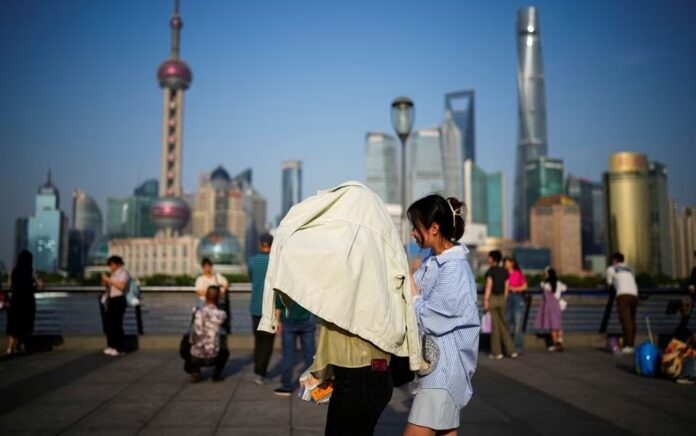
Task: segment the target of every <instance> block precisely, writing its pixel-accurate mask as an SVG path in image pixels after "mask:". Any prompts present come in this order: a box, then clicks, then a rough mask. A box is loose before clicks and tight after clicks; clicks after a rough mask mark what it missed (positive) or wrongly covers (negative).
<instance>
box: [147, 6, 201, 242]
mask: <svg viewBox="0 0 696 436" xmlns="http://www.w3.org/2000/svg"><path fill="white" fill-rule="evenodd" d="M170 26H171V28H172V50H171V54H170V56H169V59H167V60H166V61H164V62H163V63H162V64H161V65H160V66H159V68H158V69H157V80H158V81H159V85H160V87H162V90H163V91H164V108H163V117H162V161H161V164H162V170H161V174H160V188H159V189H160V191H159V195H160V199H159V200H157V202H156V203H155V204H153V205H152V208H151V209H150V218H151V219H152V222H153V223H154V224H155V226H157V228H158V230H159V233H160V234H163V235H165V236H176V235H178V234H179V232H180V231H181V229H183V228H184V227H185V226H186V224H187V223H188V220H189V216H190V212H189V207H188V205H187V204H186V202H184V200H183V199H182V198H181V195H182V188H181V164H182V137H183V122H182V121H183V112H184V91H186V89H188V87H189V85H191V78H192V75H191V69H190V68H189V67H188V65H186V63H185V62H183V61H182V60H181V59H179V39H180V33H181V28H182V26H183V23H182V21H181V17H180V16H179V0H176V2H175V7H174V15H173V16H172V19H171V21H170Z"/></svg>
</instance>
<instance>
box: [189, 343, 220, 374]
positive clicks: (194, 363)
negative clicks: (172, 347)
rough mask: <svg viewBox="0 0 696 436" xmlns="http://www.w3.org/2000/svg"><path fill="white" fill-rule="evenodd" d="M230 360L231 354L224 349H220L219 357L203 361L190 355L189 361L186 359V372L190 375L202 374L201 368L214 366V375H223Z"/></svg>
mask: <svg viewBox="0 0 696 436" xmlns="http://www.w3.org/2000/svg"><path fill="white" fill-rule="evenodd" d="M229 358H230V352H229V350H226V349H224V348H220V351H218V355H217V356H215V357H209V358H207V359H201V358H198V357H193V356H191V355H189V356H188V359H186V362H185V363H184V371H186V372H187V373H189V374H193V373H196V372H201V368H205V367H208V366H212V367H214V368H213V374H215V375H221V374H222V371H223V370H224V369H225V365H226V364H227V359H229Z"/></svg>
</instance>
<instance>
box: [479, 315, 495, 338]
mask: <svg viewBox="0 0 696 436" xmlns="http://www.w3.org/2000/svg"><path fill="white" fill-rule="evenodd" d="M491 332H493V322H492V320H491V313H490V312H488V311H486V312H485V313H484V314H483V316H482V317H481V333H487V334H490V333H491Z"/></svg>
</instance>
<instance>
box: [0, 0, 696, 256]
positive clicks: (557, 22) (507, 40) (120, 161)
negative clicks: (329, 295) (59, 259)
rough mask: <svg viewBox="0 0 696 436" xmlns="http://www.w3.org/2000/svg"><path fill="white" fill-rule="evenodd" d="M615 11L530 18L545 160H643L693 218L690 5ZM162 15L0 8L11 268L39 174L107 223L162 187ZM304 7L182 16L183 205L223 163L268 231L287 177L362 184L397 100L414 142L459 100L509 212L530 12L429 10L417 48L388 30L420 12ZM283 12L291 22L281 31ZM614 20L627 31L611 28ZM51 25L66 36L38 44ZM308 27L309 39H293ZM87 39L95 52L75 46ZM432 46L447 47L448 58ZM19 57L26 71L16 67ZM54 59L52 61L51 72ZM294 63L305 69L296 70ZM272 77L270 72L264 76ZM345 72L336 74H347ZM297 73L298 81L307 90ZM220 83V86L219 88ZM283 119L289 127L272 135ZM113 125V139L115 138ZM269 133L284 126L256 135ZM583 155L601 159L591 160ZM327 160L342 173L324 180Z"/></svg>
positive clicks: (218, 7) (151, 7)
mask: <svg viewBox="0 0 696 436" xmlns="http://www.w3.org/2000/svg"><path fill="white" fill-rule="evenodd" d="M617 3H618V4H613V5H601V4H599V3H594V4H591V5H589V6H587V7H580V6H578V5H567V4H566V5H554V4H553V3H549V2H536V3H535V4H536V6H538V8H539V10H540V11H541V15H542V16H543V27H544V37H543V39H544V67H545V73H546V80H547V83H546V94H547V108H548V117H549V144H550V145H551V149H552V155H553V156H554V157H559V158H562V159H563V160H564V163H565V165H566V167H567V170H568V172H569V173H573V174H578V175H580V176H582V177H584V178H588V179H591V180H593V181H598V180H599V179H600V174H601V172H602V171H604V170H605V169H606V164H605V162H606V159H607V157H608V156H609V154H611V153H612V152H615V151H619V150H630V151H638V152H644V153H647V154H648V155H650V156H651V157H654V158H655V159H656V160H659V161H660V162H662V163H664V164H665V165H666V166H667V170H668V172H669V177H670V192H669V194H670V197H675V198H676V199H677V200H678V202H679V203H680V204H682V205H693V204H695V203H696V198H695V197H696V193H694V192H693V189H689V187H690V186H693V176H692V173H690V172H689V171H690V168H689V162H693V161H694V153H695V151H694V147H693V142H694V141H695V140H696V139H695V138H696V134H695V133H694V130H693V127H691V124H692V123H691V122H690V120H693V118H694V112H695V110H694V104H693V101H694V100H695V99H694V96H695V95H696V88H695V85H694V83H693V81H691V80H689V77H691V76H693V75H694V73H695V72H696V65H695V62H694V56H693V53H694V43H693V42H691V41H695V40H696V37H694V30H693V29H691V28H690V27H688V20H687V18H686V17H688V16H693V13H692V12H693V11H694V5H692V4H686V3H683V4H682V3H671V4H669V5H668V6H667V7H658V5H654V4H650V3H646V4H641V5H638V4H636V3H635V2H631V3H620V2H617ZM171 4H172V3H171V1H162V2H149V3H148V4H142V5H141V4H140V3H137V4H136V3H135V2H128V1H126V2H121V3H119V4H111V3H103V4H99V5H81V6H80V7H78V6H77V5H76V4H71V3H67V4H62V5H52V4H43V3H41V4H40V3H38V2H35V3H32V2H22V4H19V5H18V4H10V5H8V4H5V5H2V6H0V12H1V13H0V20H1V21H0V28H2V29H3V32H4V33H5V36H6V38H0V40H1V41H4V42H0V49H1V50H2V52H3V53H4V54H5V57H6V58H8V59H10V60H11V62H13V64H14V65H15V66H16V68H14V69H11V70H8V71H3V72H2V73H0V74H2V79H3V80H2V81H0V82H2V83H3V85H2V86H3V87H4V88H3V90H4V91H5V95H7V96H8V99H7V102H6V104H5V105H3V108H2V109H0V115H1V116H0V120H1V121H0V123H1V124H0V131H3V135H2V138H1V139H0V141H2V142H1V143H0V147H1V148H0V149H1V150H2V154H3V156H4V157H7V156H9V157H12V158H13V160H12V161H13V162H15V161H16V164H14V163H12V164H10V160H9V159H7V160H6V159H3V161H4V162H3V163H4V165H3V168H2V171H0V174H1V176H0V177H2V183H0V186H2V187H1V188H0V196H2V198H3V199H4V200H5V202H4V203H5V204H6V207H4V210H5V211H6V213H5V214H4V215H7V216H6V217H3V218H2V219H1V220H0V235H1V239H0V245H1V247H0V259H2V260H4V261H5V263H6V264H7V265H8V266H10V265H11V257H12V238H13V229H14V222H15V218H16V217H18V216H28V215H29V214H30V213H31V204H32V200H33V192H34V191H35V189H36V187H37V186H38V185H39V184H40V183H41V181H42V180H43V174H45V172H46V170H47V169H48V167H52V168H53V174H54V180H55V184H56V185H57V186H58V188H59V189H60V190H61V192H63V193H64V195H65V193H68V192H72V191H73V190H74V189H84V190H85V191H87V192H88V193H89V194H90V195H91V196H93V197H94V198H95V199H96V200H97V202H98V203H99V206H100V208H101V209H102V211H103V212H105V211H106V207H105V203H106V197H108V196H116V197H118V196H126V195H128V194H129V193H130V192H131V191H132V189H133V188H134V187H135V186H136V185H137V182H142V181H144V180H145V179H149V178H153V177H157V174H158V173H159V168H158V165H157V164H158V162H159V156H158V155H159V153H158V152H159V150H158V147H157V144H158V143H160V141H161V136H160V135H161V132H160V131H159V129H157V128H156V125H157V120H158V119H160V117H161V107H159V108H158V106H159V105H161V91H160V90H159V89H158V88H157V86H156V85H154V84H153V78H152V76H153V74H152V68H153V67H155V66H156V65H157V64H158V62H159V61H160V60H161V59H162V58H163V57H164V55H165V54H166V53H164V52H163V49H162V47H163V46H166V45H167V43H168V41H167V39H168V35H167V32H166V27H164V26H163V25H162V19H161V17H162V16H168V15H170V14H171ZM304 4H305V5H312V6H313V7H312V8H308V7H306V8H299V9H301V10H302V11H301V12H302V13H299V12H300V11H298V10H296V9H297V8H293V7H290V6H288V5H282V4H279V5H278V7H276V8H267V9H268V10H266V9H264V8H261V7H260V6H258V5H238V6H231V5H227V4H222V3H220V4H214V5H202V4H197V3H193V2H183V4H182V10H183V13H184V15H185V16H186V17H187V18H186V26H187V27H186V28H187V40H186V41H185V42H184V44H185V45H184V51H185V53H187V59H188V60H190V61H191V64H192V65H196V69H197V82H196V87H195V88H194V89H192V90H191V92H190V93H189V94H187V121H186V123H187V130H186V132H185V134H184V137H185V139H184V142H186V144H187V148H185V150H184V155H185V159H186V162H187V163H186V168H185V170H184V174H183V184H184V187H185V189H184V190H185V192H192V191H193V190H194V189H195V181H196V177H197V174H198V172H199V171H200V170H201V169H204V168H213V167H215V166H216V165H219V164H222V165H224V166H226V167H227V168H230V169H231V170H233V171H236V170H242V169H243V168H246V167H252V168H253V169H254V170H255V173H256V179H255V181H256V182H257V183H255V185H257V186H258V190H259V192H260V193H261V194H263V195H264V196H266V198H267V199H268V204H269V206H270V210H269V213H268V216H269V217H270V216H275V215H276V214H277V213H278V212H279V208H280V189H279V187H280V185H281V183H280V172H279V171H278V169H277V168H278V165H279V164H280V162H281V161H283V160H285V159H288V158H298V159H301V160H302V161H303V163H304V174H303V177H304V181H303V183H304V185H305V186H304V191H305V192H306V193H307V194H311V193H313V192H314V191H316V190H317V189H321V188H326V187H329V186H331V185H334V184H336V183H339V182H341V181H343V180H347V179H358V180H364V179H365V170H364V165H363V153H362V151H363V145H364V142H363V141H364V132H365V131H366V130H377V131H383V132H385V133H391V128H390V125H389V115H388V105H389V101H391V99H392V98H393V97H394V96H395V95H399V94H407V95H410V96H411V97H412V98H413V100H414V102H415V104H416V113H417V116H416V125H415V129H421V128H424V127H429V126H432V125H436V124H437V123H438V122H439V120H440V119H441V107H442V103H441V98H442V97H441V96H442V94H444V93H446V92H450V91H452V90H456V89H468V88H471V89H474V90H475V91H476V93H477V106H478V107H477V108H476V112H477V115H476V117H477V121H476V122H477V125H476V130H477V139H476V142H477V150H476V155H477V161H478V162H480V164H481V166H482V167H484V168H486V169H489V170H498V169H500V170H503V171H504V172H505V173H506V174H508V175H510V176H509V177H507V180H508V183H507V186H506V191H507V192H508V193H509V194H508V195H507V197H508V198H510V197H513V196H512V195H511V193H512V192H513V191H512V181H511V179H513V177H511V176H512V175H513V174H514V172H513V170H512V168H513V163H514V152H515V143H516V140H515V138H516V130H517V124H516V117H515V112H516V110H515V109H516V89H515V36H514V34H513V32H512V31H511V30H510V29H512V28H513V25H514V21H515V13H516V10H517V9H518V8H519V7H523V6H526V5H527V4H526V3H522V2H508V3H503V4H500V5H495V6H490V5H484V4H478V5H476V7H465V6H462V5H459V4H455V3H452V2H441V6H442V8H441V9H443V10H446V13H445V12H443V11H441V12H440V13H441V14H442V15H441V16H440V18H442V19H444V20H445V23H444V24H450V26H449V30H448V26H447V25H444V26H442V24H443V23H442V21H439V22H438V21H437V20H436V19H435V18H434V19H433V20H432V21H433V22H434V23H424V24H425V27H424V28H421V32H418V33H419V35H410V34H408V32H406V31H404V32H403V34H399V32H396V29H398V26H399V23H404V22H405V23H406V24H409V25H415V24H416V23H418V24H419V25H420V24H422V23H421V21H420V20H421V16H422V15H423V12H424V11H426V10H429V8H428V7H426V6H424V5H407V7H404V8H403V9H401V10H400V9H399V8H396V7H395V5H397V3H394V2H391V3H390V2H384V4H379V5H374V6H372V5H369V6H368V4H367V3H365V4H364V8H363V9H364V11H362V12H361V11H356V12H353V11H351V10H350V9H351V8H352V6H351V7H349V6H347V5H334V6H326V5H318V4H316V3H304ZM136 5H137V6H136ZM627 6H628V7H627ZM642 6H643V7H642ZM356 9H361V8H356ZM136 11H137V14H136ZM365 11H367V12H369V14H371V17H373V18H371V19H370V20H368V23H367V24H365V29H364V31H361V34H360V35H356V34H355V33H353V32H351V31H350V29H351V25H353V24H354V23H357V22H358V20H359V19H361V18H362V17H363V14H364V13H366V12H365ZM262 12H268V14H266V15H264V16H263V18H262V19H260V22H259V23H258V24H259V26H260V27H259V28H258V29H255V26H252V25H249V24H244V22H243V21H244V16H246V15H249V14H252V15H253V16H261V13H262ZM288 13H289V14H290V17H291V20H290V21H291V23H283V21H282V17H283V16H284V15H287V14H288ZM163 14H164V15H163ZM216 15H219V18H216ZM338 16H341V18H338ZM450 17H451V18H450ZM583 17H584V18H583ZM590 17H592V18H593V19H594V17H597V18H596V21H595V22H593V30H592V32H591V33H590V34H584V35H585V38H584V39H583V40H582V41H579V39H580V38H577V36H576V34H575V32H579V31H580V30H582V29H584V28H585V27H586V26H587V22H589V18H590ZM621 17H623V18H621ZM228 19H230V20H231V23H230V21H229V20H228ZM322 19H324V20H325V21H323V22H322ZM373 19H374V22H373V21H371V20H373ZM450 19H451V20H453V21H447V20H450ZM455 19H456V20H455ZM617 19H620V23H622V25H620V26H615V25H614V23H612V20H617ZM392 21H393V22H394V23H392ZM476 21H480V22H481V23H480V24H478V23H477V22H476ZM55 22H59V24H60V26H59V27H60V30H61V31H59V32H58V34H57V35H56V37H55V38H52V39H50V40H48V35H49V29H51V28H52V27H51V26H50V24H51V23H55ZM454 22H456V23H457V26H456V28H455V27H454V26H452V24H453V23H454ZM124 23H126V26H125V28H126V29H125V30H124V28H123V27H124ZM303 23H304V24H307V25H309V29H308V30H306V31H302V32H300V31H298V32H296V33H292V31H291V30H292V29H295V28H297V27H302V26H301V25H300V26H298V24H303ZM361 23H363V22H362V21H361ZM230 24H231V25H230ZM279 24H282V25H279ZM290 24H292V25H290ZM363 24H364V23H363ZM667 24H669V25H667ZM274 26H276V27H279V28H278V29H274ZM286 26H289V27H286ZM434 26H437V27H442V28H443V29H442V30H439V29H435V27H434ZM481 26H484V27H486V29H485V30H482V28H481ZM646 26H651V32H650V34H649V35H644V33H645V32H643V29H644V28H645V27H646ZM615 27H618V28H615ZM65 29H71V30H70V31H69V32H67V31H65ZM327 29H328V30H331V29H336V32H329V35H328V37H327V40H326V41H323V42H322V41H318V40H319V39H321V38H317V37H316V36H317V34H316V31H320V32H321V31H328V30H327ZM667 30H668V31H669V33H671V34H672V35H674V34H676V36H670V35H668V32H667ZM313 31H314V33H313ZM124 32H126V33H124ZM288 32H290V34H291V37H290V38H289V40H284V41H283V43H282V44H281V47H280V48H279V49H274V48H273V47H271V45H272V44H273V43H275V42H277V37H279V35H284V34H287V33H288ZM388 34H396V35H399V37H403V38H404V39H405V41H406V42H407V44H404V46H405V47H404V48H403V49H399V50H396V53H394V54H390V55H389V57H388V59H387V60H386V62H382V65H383V67H380V68H377V69H375V68H366V65H367V64H369V61H370V60H371V59H372V58H373V57H375V59H377V58H376V56H378V55H379V56H381V55H383V54H384V53H386V52H387V51H388V49H389V48H391V45H392V44H393V43H395V42H396V40H394V39H393V38H395V37H394V36H387V35H388ZM89 35H93V36H95V37H94V38H92V40H91V41H84V42H83V41H82V40H85V39H90V38H86V36H89ZM689 35H691V37H689ZM442 36H448V37H449V39H448V40H447V41H446V42H444V43H443V38H442ZM472 37H473V38H472ZM375 38H376V39H375ZM453 39H456V40H457V41H459V42H458V44H454V43H453V42H451V40H453ZM375 40H376V41H381V42H380V43H378V44H376V45H377V47H376V48H375V49H370V48H369V47H368V42H370V43H372V42H373V41H375ZM307 44H309V47H314V48H316V50H310V52H311V55H312V56H309V54H310V53H307V52H306V51H305V48H306V47H307ZM328 45H330V46H328ZM438 45H439V46H438ZM336 46H338V47H339V49H338V50H334V48H335V47H336ZM28 52H31V53H32V55H31V56H26V53H28ZM443 52H447V53H448V56H449V57H450V58H449V59H445V58H444V57H443V56H442V53H443ZM52 53H53V54H52ZM55 53H61V57H60V58H55ZM303 53H304V54H303ZM452 53H455V55H452ZM296 54H300V55H302V56H300V57H299V59H297V60H293V56H295V55H296ZM414 55H415V56H416V57H418V56H422V57H421V60H420V61H419V63H422V65H420V64H418V65H415V66H413V67H411V68H409V70H410V71H405V72H404V74H403V77H397V78H396V79H395V77H394V68H398V65H399V64H398V62H397V61H398V60H399V59H400V58H401V59H408V58H409V57H411V56H414ZM407 56H408V57H407ZM46 58H48V59H50V60H51V62H53V64H52V65H53V68H54V70H53V71H52V80H50V81H43V80H41V79H40V76H39V75H38V74H37V72H38V71H45V69H44V70H40V69H37V68H35V67H36V66H38V65H43V64H45V62H47V60H46ZM436 59H437V62H438V65H437V68H435V69H433V67H432V66H433V64H432V62H433V61H435V60H436ZM443 59H444V60H443ZM472 59H473V60H475V61H476V62H471V60H472ZM478 60H480V61H478ZM317 62H318V63H317ZM278 63H282V64H283V65H282V68H277V67H276V68H272V67H273V66H274V65H277V64H278ZM322 65H324V67H323V68H318V69H317V70H316V71H314V72H310V70H312V69H313V68H315V67H317V66H319V67H321V66H322ZM349 65H352V67H351V68H348V71H346V72H342V71H341V70H342V69H344V67H347V66H349ZM388 65H394V68H390V67H389V66H388ZM600 65H601V68H599V66H600ZM375 70H377V71H375ZM198 71H200V74H199V73H198ZM230 72H233V73H234V74H233V75H232V78H230V77H228V76H230ZM259 72H261V73H262V74H260V75H259V74H258V73H259ZM307 72H310V74H306V73H307ZM356 73H360V74H357V75H358V76H360V79H361V80H363V79H362V77H363V76H364V75H366V74H367V75H370V74H372V75H373V79H372V80H370V81H369V82H370V83H368V84H362V83H360V81H361V80H359V79H355V78H354V79H351V80H348V77H349V76H351V75H355V74H356ZM304 75H306V76H308V77H306V78H304V79H301V78H300V76H304ZM579 78H582V79H583V80H578V79H579ZM232 79H233V80H232ZM312 82H314V83H313V85H312ZM55 83H60V86H54V84H55ZM104 83H108V84H109V86H107V87H105V86H104ZM223 83H229V85H226V86H224V89H223V90H221V85H222V84H223ZM244 88H247V89H244ZM221 91H224V92H221ZM116 97H118V98H116ZM339 101H340V102H341V105H339V104H338V102H339ZM647 102H651V104H647ZM343 103H348V104H346V105H343ZM339 106H340V107H339ZM269 108H271V109H272V110H270V111H269V110H268V109H269ZM665 108H668V109H669V110H665ZM627 109H630V110H627ZM332 111H333V112H332ZM289 112H296V113H297V114H295V115H293V116H291V117H290V118H289V119H288V120H283V119H282V118H283V116H285V115H287V113H289ZM334 113H335V115H334ZM153 120H154V121H153ZM115 121H118V123H117V124H116V125H117V126H120V128H117V129H114V122H115ZM279 122H280V123H281V124H280V125H278V123H279ZM268 124H270V125H271V126H277V127H278V128H274V129H265V126H266V125H268ZM264 130H272V131H275V132H267V131H264ZM249 151H251V153H249ZM588 151H589V153H588ZM592 155H596V157H597V159H589V158H588V156H592ZM327 159H334V160H335V162H339V163H340V165H325V163H326V160H327ZM598 162H601V163H599V164H598ZM324 167H326V168H324ZM508 201H511V200H508ZM64 209H67V208H65V207H64ZM65 211H66V212H69V211H68V210H65Z"/></svg>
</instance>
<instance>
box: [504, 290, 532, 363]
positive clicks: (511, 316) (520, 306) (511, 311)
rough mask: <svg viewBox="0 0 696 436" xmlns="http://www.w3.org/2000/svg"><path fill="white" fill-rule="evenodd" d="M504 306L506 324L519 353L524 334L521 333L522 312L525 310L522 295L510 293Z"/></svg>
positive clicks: (521, 348)
mask: <svg viewBox="0 0 696 436" xmlns="http://www.w3.org/2000/svg"><path fill="white" fill-rule="evenodd" d="M505 306H506V309H505V310H506V311H507V313H506V317H507V324H508V326H510V334H511V335H512V341H513V342H514V343H515V348H517V351H520V352H521V351H523V350H524V332H523V331H522V327H523V325H522V324H524V312H525V310H526V309H527V306H526V304H525V303H524V293H523V292H515V293H513V292H510V293H509V294H508V297H507V302H506V304H505Z"/></svg>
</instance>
